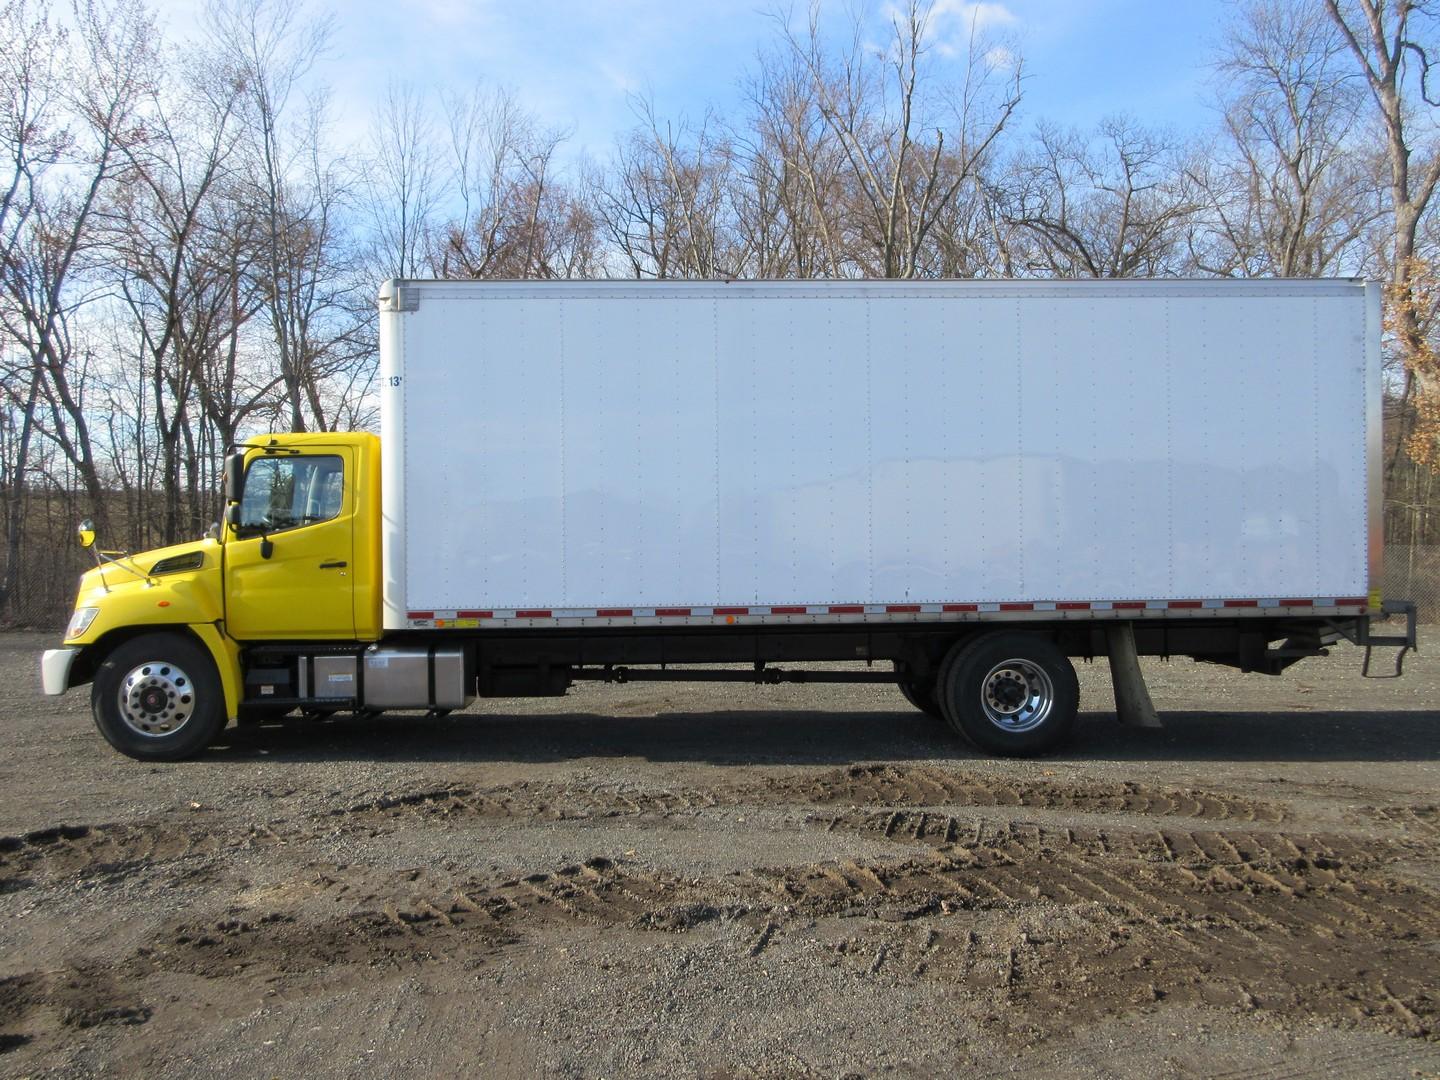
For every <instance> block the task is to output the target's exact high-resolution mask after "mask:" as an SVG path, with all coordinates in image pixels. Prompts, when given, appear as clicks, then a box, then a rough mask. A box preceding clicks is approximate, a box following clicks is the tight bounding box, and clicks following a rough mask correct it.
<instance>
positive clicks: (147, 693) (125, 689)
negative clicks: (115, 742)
mask: <svg viewBox="0 0 1440 1080" xmlns="http://www.w3.org/2000/svg"><path fill="white" fill-rule="evenodd" d="M117 697H118V701H117V704H118V705H119V707H120V719H121V720H123V721H124V722H125V726H126V727H128V728H129V729H130V730H131V731H133V732H135V734H137V735H143V736H145V737H147V738H152V739H153V738H160V737H162V736H165V735H173V734H175V732H177V731H179V730H180V729H181V728H182V727H184V726H185V725H186V724H187V723H188V722H189V721H190V718H191V717H192V716H194V715H195V685H194V683H192V682H191V681H190V676H189V675H187V674H186V673H185V671H184V670H183V669H181V667H180V666H179V665H178V664H173V663H171V662H170V661H168V660H147V661H145V663H143V664H136V665H135V667H133V668H131V669H130V672H129V674H127V675H126V676H125V678H124V679H122V680H121V681H120V692H119V694H118V695H117Z"/></svg>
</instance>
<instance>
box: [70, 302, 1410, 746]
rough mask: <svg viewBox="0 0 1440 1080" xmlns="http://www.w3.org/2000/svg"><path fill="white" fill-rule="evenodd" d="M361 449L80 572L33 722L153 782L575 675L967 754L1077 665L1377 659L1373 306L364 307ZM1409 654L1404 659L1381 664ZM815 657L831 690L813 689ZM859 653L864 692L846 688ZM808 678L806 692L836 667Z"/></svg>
mask: <svg viewBox="0 0 1440 1080" xmlns="http://www.w3.org/2000/svg"><path fill="white" fill-rule="evenodd" d="M379 299H380V324H379V325H380V330H379V333H380V397H381V431H380V435H379V437H378V438H377V437H376V436H375V435H373V434H368V433H338V432H315V433H304V434H275V435H264V436H259V437H256V438H252V439H250V440H249V441H247V442H246V443H245V444H244V445H243V446H239V447H237V448H235V452H234V453H233V454H232V455H231V456H229V457H228V458H227V460H226V467H225V500H226V511H225V520H224V523H223V525H221V526H220V527H219V528H218V530H212V535H211V536H209V537H208V538H206V539H204V540H201V541H198V542H195V543H190V544H182V545H178V546H175V547H169V548H164V549H161V550H158V551H150V552H147V553H144V554H137V555H130V556H124V557H115V558H112V559H110V560H108V561H107V560H101V561H100V564H99V565H97V567H96V568H95V569H93V570H91V571H90V572H88V573H87V574H86V575H85V576H84V578H83V580H82V582H81V584H80V591H79V597H78V599H77V602H76V608H75V613H74V617H73V619H72V620H71V622H70V625H69V628H68V630H67V632H66V635H65V642H64V645H63V647H62V648H59V649H53V650H50V651H48V652H46V653H45V654H44V657H43V659H42V662H41V669H42V678H43V683H44V688H45V690H46V692H47V693H52V694H59V693H63V692H64V691H66V690H67V689H68V688H70V687H73V686H77V685H81V684H86V683H88V684H90V685H91V702H92V706H93V710H94V715H95V721H96V723H97V725H98V726H99V729H100V731H101V733H102V734H103V735H104V736H105V738H106V739H108V740H109V741H110V742H111V743H112V744H113V745H114V746H115V748H116V749H118V750H120V751H122V752H123V753H126V754H129V755H131V756H133V757H137V758H142V759H176V758H183V757H186V756H189V755H192V754H195V753H197V752H199V751H200V750H201V749H202V748H203V747H204V746H205V745H206V744H207V743H209V742H210V741H211V739H212V738H213V737H214V736H215V735H216V734H217V732H219V731H220V730H221V729H222V728H223V727H224V726H225V725H226V723H227V722H229V721H231V720H235V721H237V722H242V723H243V722H249V721H255V720H259V719H263V718H265V717H271V716H280V715H283V714H285V713H288V712H291V711H298V712H301V713H308V714H315V715H327V714H331V713H336V712H358V713H365V714H370V713H376V712H381V711H385V710H424V711H427V712H432V713H443V712H445V711H448V710H452V709H460V708H463V707H465V706H467V705H469V704H470V703H471V702H472V700H473V699H474V698H475V697H476V696H481V697H523V696H531V695H557V694H563V693H565V691H566V689H567V688H568V687H569V686H571V685H572V684H573V682H574V681H575V680H577V679H602V680H608V681H614V682H626V681H633V680H639V679H667V680H676V681H716V680H731V679H736V680H748V681H754V682H758V683H770V682H778V681H786V680H788V681H805V682H818V681H843V682H872V681H873V682H888V683H893V684H895V685H896V686H897V687H898V689H899V692H900V693H901V694H903V695H904V696H905V698H907V699H908V700H909V701H910V702H911V703H912V704H913V705H914V706H916V707H918V708H919V709H922V710H924V711H925V712H926V713H929V714H931V715H933V716H935V717H937V718H940V719H942V720H944V721H946V722H948V724H949V725H950V726H951V727H953V728H954V729H955V730H956V731H957V732H958V733H959V734H960V735H962V736H964V737H966V738H968V739H969V740H970V741H971V742H973V743H974V744H976V745H977V746H978V747H980V748H981V749H983V750H985V751H989V752H993V753H1000V754H1033V753H1038V752H1042V751H1046V750H1049V749H1050V748H1052V747H1054V746H1056V745H1057V743H1059V742H1060V741H1061V740H1062V739H1063V738H1064V737H1065V735H1066V734H1067V732H1068V731H1069V729H1070V727H1071V725H1072V723H1073V721H1074V719H1075V715H1076V710H1077V698H1078V692H1077V687H1076V678H1075V671H1074V667H1073V666H1072V661H1073V660H1074V659H1076V658H1082V659H1095V658H1100V657H1105V658H1107V659H1108V661H1109V665H1110V668H1111V671H1112V675H1113V676H1114V680H1115V689H1116V699H1117V707H1118V712H1119V714H1120V716H1121V718H1122V719H1124V720H1128V721H1131V722H1137V723H1153V722H1154V716H1153V709H1152V708H1151V707H1150V704H1149V699H1148V696H1147V695H1146V693H1145V687H1144V683H1143V681H1142V680H1141V676H1140V668H1139V664H1138V661H1137V659H1136V657H1137V656H1140V655H1154V656H1166V657H1169V656H1190V657H1194V658H1196V659H1199V660H1204V661H1210V662H1213V663H1217V664H1224V665H1228V666H1231V667H1235V668H1239V669H1241V670H1243V671H1252V672H1260V673H1266V674H1276V673H1278V672H1280V671H1282V670H1284V669H1285V668H1287V667H1288V666H1289V665H1291V664H1293V663H1295V662H1296V661H1297V660H1300V659H1302V658H1304V657H1307V656H1315V655H1321V654H1323V653H1324V651H1325V649H1326V647H1327V646H1329V645H1331V644H1332V643H1334V642H1336V641H1338V640H1340V639H1342V638H1343V639H1348V640H1349V641H1351V642H1355V643H1359V644H1362V645H1367V644H1371V645H1373V644H1380V643H1384V644H1393V645H1397V646H1400V647H1402V649H1403V648H1405V647H1408V646H1410V645H1413V643H1414V609H1413V606H1408V608H1407V606H1406V605H1404V604H1399V605H1393V608H1394V610H1406V614H1407V625H1406V630H1405V632H1404V633H1403V634H1391V635H1384V636H1382V635H1377V634H1375V633H1373V632H1372V620H1375V619H1376V618H1377V617H1379V616H1381V615H1382V614H1386V613H1388V611H1389V610H1391V609H1387V608H1386V607H1384V606H1383V605H1382V600H1381V597H1380V595H1379V593H1378V591H1377V588H1376V583H1377V582H1378V579H1379V578H1378V575H1379V572H1380V559H1381V554H1382V551H1383V545H1382V539H1381V532H1380V509H1381V490H1380V455H1381V445H1380V439H1381V430H1380V423H1381V420H1380V406H1381V372H1380V336H1381V325H1380V322H1381V311H1380V293H1379V288H1378V286H1376V285H1374V284H1366V283H1365V282H1361V281H1354V280H1326V281H1188V280H1171V281H1159V280H1156V281H1073V282H1054V281H943V282H913V281H903V282H897V281H839V282H812V281H795V282H771V281H765V282H756V281H750V282H738V281H725V282H722V281H713V282H683V283H679V282H625V281H600V282H563V283H561V282H543V283H541V282H451V281H410V280H404V281H401V280H395V281H389V282H386V283H385V284H384V285H383V286H382V287H381V290H380V295H379ZM1401 655H1402V656H1403V655H1404V654H1403V651H1402V653H1401ZM837 661H848V662H849V663H845V664H835V663H834V662H837ZM856 661H863V662H864V663H863V664H857V663H855V662H856ZM827 664H830V666H826V665H827Z"/></svg>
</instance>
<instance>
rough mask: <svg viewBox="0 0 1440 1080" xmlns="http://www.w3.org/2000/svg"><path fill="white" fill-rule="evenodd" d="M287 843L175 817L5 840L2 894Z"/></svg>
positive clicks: (0, 847)
mask: <svg viewBox="0 0 1440 1080" xmlns="http://www.w3.org/2000/svg"><path fill="white" fill-rule="evenodd" d="M284 842H285V840H284V838H283V837H282V836H281V835H280V834H279V833H277V832H276V831H275V830H274V829H272V828H270V827H269V826H256V827H252V828H250V829H247V830H243V831H237V830H234V829H227V828H223V827H217V826H216V825H214V824H210V823H207V822H203V821H195V820H191V819H186V820H180V821H177V820H175V819H173V818H170V817H160V818H153V819H150V820H148V821H141V822H137V823H135V824H129V825H122V824H105V825H58V826H54V827H52V828H47V829H37V830H34V831H32V832H28V833H23V834H21V835H19V836H3V837H0V893H3V892H9V891H13V890H16V889H21V888H25V887H27V886H29V885H31V884H34V883H35V878H36V876H44V877H75V876H78V877H87V878H114V879H120V878H125V877H129V876H131V875H132V874H135V873H138V872H141V871H143V870H145V869H147V868H150V867H155V866H160V865H163V864H167V863H175V862H181V861H185V860H189V859H204V858H208V857H213V856H217V855H220V854H223V853H225V852H229V851H234V850H235V849H236V848H237V847H252V846H256V845H268V844H276V843H284Z"/></svg>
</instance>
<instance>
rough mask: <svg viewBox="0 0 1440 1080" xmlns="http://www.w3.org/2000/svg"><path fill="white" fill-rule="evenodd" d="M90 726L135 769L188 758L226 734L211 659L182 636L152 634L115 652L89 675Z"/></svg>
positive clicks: (118, 647) (218, 684)
mask: <svg viewBox="0 0 1440 1080" xmlns="http://www.w3.org/2000/svg"><path fill="white" fill-rule="evenodd" d="M90 709H91V712H93V713H94V715H95V726H96V727H98V728H99V729H100V734H101V735H103V736H105V741H106V742H108V743H109V744H110V745H111V746H113V747H114V748H115V749H116V750H119V751H120V752H121V753H122V754H125V755H127V756H128V757H132V758H135V759H136V760H138V761H180V760H182V759H184V758H188V757H193V756H194V755H196V754H198V753H199V752H200V751H201V750H203V749H205V747H206V746H208V745H209V744H210V741H211V740H212V739H214V738H215V736H216V735H218V734H220V731H221V730H222V729H223V728H224V727H225V721H226V716H225V698H224V694H223V692H222V690H221V688H220V675H219V673H218V672H216V670H215V664H214V662H213V661H212V660H211V659H210V654H209V653H208V652H206V651H205V649H204V648H202V647H201V646H200V645H199V644H198V643H197V642H195V641H194V640H193V639H191V638H189V637H187V636H185V635H184V634H176V633H157V634H145V635H144V636H142V637H137V638H132V639H131V640H129V641H126V642H124V643H122V644H120V645H118V646H116V648H115V649H114V650H113V651H112V652H111V653H110V655H109V656H107V657H106V658H105V660H104V661H103V662H102V663H101V664H100V667H99V669H98V670H97V671H96V672H95V679H94V683H93V685H92V686H91V691H90Z"/></svg>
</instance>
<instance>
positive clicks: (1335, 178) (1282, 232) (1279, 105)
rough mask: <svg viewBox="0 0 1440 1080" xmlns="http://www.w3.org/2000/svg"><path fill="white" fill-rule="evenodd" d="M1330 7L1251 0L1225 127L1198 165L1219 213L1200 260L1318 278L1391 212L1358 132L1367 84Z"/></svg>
mask: <svg viewBox="0 0 1440 1080" xmlns="http://www.w3.org/2000/svg"><path fill="white" fill-rule="evenodd" d="M1352 59H1353V58H1352V57H1351V55H1350V49H1349V47H1348V46H1347V44H1346V43H1345V40H1344V37H1343V35H1342V34H1341V32H1340V30H1339V28H1338V27H1337V26H1336V25H1335V23H1334V22H1333V21H1332V20H1331V19H1330V18H1329V16H1328V15H1327V14H1326V13H1325V11H1324V10H1323V9H1321V8H1318V7H1316V6H1315V5H1313V4H1311V3H1302V2H1297V0H1250V2H1249V3H1248V4H1246V6H1244V7H1243V8H1241V9H1239V11H1238V12H1237V15H1236V17H1235V19H1234V21H1233V22H1232V23H1231V25H1230V26H1229V28H1228V31H1227V34H1226V37H1225V41H1224V45H1223V47H1222V51H1221V54H1220V57H1219V62H1218V64H1217V73H1218V75H1219V77H1220V79H1221V80H1222V85H1223V87H1224V90H1223V99H1222V109H1223V120H1224V134H1223V137H1222V140H1221V144H1220V145H1219V146H1218V147H1217V148H1216V152H1215V153H1213V154H1205V155H1203V161H1205V162H1206V163H1207V164H1205V165H1204V166H1201V167H1200V168H1198V169H1197V179H1198V180H1199V182H1200V186H1201V187H1202V188H1203V190H1204V192H1205V195H1206V202H1207V204H1208V205H1207V211H1208V212H1207V214H1206V220H1205V222H1204V223H1203V225H1202V227H1201V228H1200V229H1199V230H1197V233H1196V237H1195V244H1194V247H1193V254H1194V257H1195V262H1196V265H1197V267H1199V268H1200V269H1203V270H1205V271H1206V272H1209V273H1216V274H1223V275H1239V276H1246V277H1253V276H1279V277H1318V276H1321V275H1323V274H1326V273H1333V272H1334V271H1335V269H1336V267H1337V266H1339V265H1340V264H1341V263H1342V262H1344V261H1346V260H1349V263H1350V265H1352V266H1353V265H1354V261H1355V260H1354V258H1353V255H1354V252H1355V249H1356V247H1357V245H1359V244H1360V243H1361V242H1362V241H1363V240H1364V239H1365V238H1366V234H1367V232H1368V230H1369V229H1370V227H1371V226H1372V225H1373V223H1374V222H1375V221H1376V220H1377V218H1378V217H1379V216H1380V215H1381V213H1382V209H1381V199H1380V185H1379V184H1378V182H1377V176H1376V172H1375V170H1374V169H1373V168H1372V162H1371V161H1370V160H1369V158H1368V155H1367V154H1366V153H1364V151H1363V147H1362V146H1361V145H1360V143H1359V140H1358V139H1355V138H1352V135H1354V134H1357V129H1359V128H1360V127H1361V123H1360V113H1361V110H1362V108H1363V106H1364V94H1365V91H1364V88H1363V86H1362V84H1361V83H1360V81H1359V80H1358V79H1357V78H1356V73H1355V70H1354V67H1353V63H1352Z"/></svg>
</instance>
